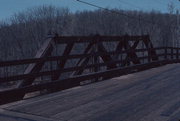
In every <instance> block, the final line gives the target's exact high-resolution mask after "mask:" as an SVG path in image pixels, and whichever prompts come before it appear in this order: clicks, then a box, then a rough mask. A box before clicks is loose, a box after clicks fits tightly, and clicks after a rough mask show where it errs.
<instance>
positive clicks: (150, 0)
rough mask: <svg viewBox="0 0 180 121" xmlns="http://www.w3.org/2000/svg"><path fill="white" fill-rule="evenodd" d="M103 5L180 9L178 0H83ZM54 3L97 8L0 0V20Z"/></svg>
mask: <svg viewBox="0 0 180 121" xmlns="http://www.w3.org/2000/svg"><path fill="white" fill-rule="evenodd" d="M82 1H86V2H89V3H92V4H95V5H98V6H101V7H107V8H109V9H110V8H120V9H123V10H143V11H151V10H156V11H160V12H168V11H167V5H168V3H170V2H173V3H174V5H175V7H176V9H179V10H180V1H178V0H82ZM42 5H53V6H57V7H68V8H69V9H70V11H72V12H75V11H81V10H95V9H96V8H95V7H92V6H88V5H86V4H83V3H80V2H77V1H76V0H0V20H6V19H7V18H10V17H11V16H12V15H13V14H14V13H18V12H22V11H24V10H26V9H28V8H31V7H37V6H42Z"/></svg>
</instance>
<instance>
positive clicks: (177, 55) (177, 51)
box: [176, 48, 179, 60]
mask: <svg viewBox="0 0 180 121" xmlns="http://www.w3.org/2000/svg"><path fill="white" fill-rule="evenodd" d="M176 59H177V60H178V59H179V49H178V48H176Z"/></svg>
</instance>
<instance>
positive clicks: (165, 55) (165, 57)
mask: <svg viewBox="0 0 180 121" xmlns="http://www.w3.org/2000/svg"><path fill="white" fill-rule="evenodd" d="M164 59H165V60H167V47H165V52H164Z"/></svg>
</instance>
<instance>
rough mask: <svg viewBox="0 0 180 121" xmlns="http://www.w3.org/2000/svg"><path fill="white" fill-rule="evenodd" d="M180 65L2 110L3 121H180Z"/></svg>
mask: <svg viewBox="0 0 180 121" xmlns="http://www.w3.org/2000/svg"><path fill="white" fill-rule="evenodd" d="M179 120H180V64H171V65H165V66H162V67H159V68H153V69H149V70H146V71H143V72H137V73H133V74H128V75H124V76H121V77H117V78H113V79H110V80H106V81H102V82H98V83H94V84H90V85H86V86H81V87H75V88H72V89H68V90H64V91H61V92H57V93H53V94H48V95H43V96H39V97H35V98H31V99H27V100H22V101H19V102H15V103H11V104H6V105H2V106H0V121H179Z"/></svg>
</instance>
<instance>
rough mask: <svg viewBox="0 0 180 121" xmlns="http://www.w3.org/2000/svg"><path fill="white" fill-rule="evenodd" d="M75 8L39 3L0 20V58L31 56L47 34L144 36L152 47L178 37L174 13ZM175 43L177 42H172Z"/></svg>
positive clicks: (0, 59) (163, 44)
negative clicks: (83, 9)
mask: <svg viewBox="0 0 180 121" xmlns="http://www.w3.org/2000/svg"><path fill="white" fill-rule="evenodd" d="M112 11H113V12H110V11H109V12H108V11H104V10H100V9H99V10H95V11H79V12H75V13H72V12H70V11H69V9H68V8H57V7H54V6H41V7H36V8H31V9H28V10H26V11H24V12H21V13H17V14H15V15H14V16H12V17H11V18H10V20H9V22H0V55H1V58H0V61H4V60H16V59H25V58H32V57H33V56H34V55H35V54H36V52H37V50H38V48H40V46H41V45H42V43H43V42H44V41H45V38H46V37H47V35H48V34H49V33H58V34H59V35H60V36H72V35H86V36H89V35H93V34H100V35H112V36H113V35H125V34H128V35H145V34H149V35H150V38H151V40H152V42H153V44H154V46H172V45H173V43H172V42H173V41H177V39H178V33H177V30H178V26H177V15H176V14H168V13H167V14H163V13H160V12H156V11H152V12H148V13H147V12H143V11H124V10H119V9H113V10H112ZM176 45H178V44H176Z"/></svg>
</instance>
